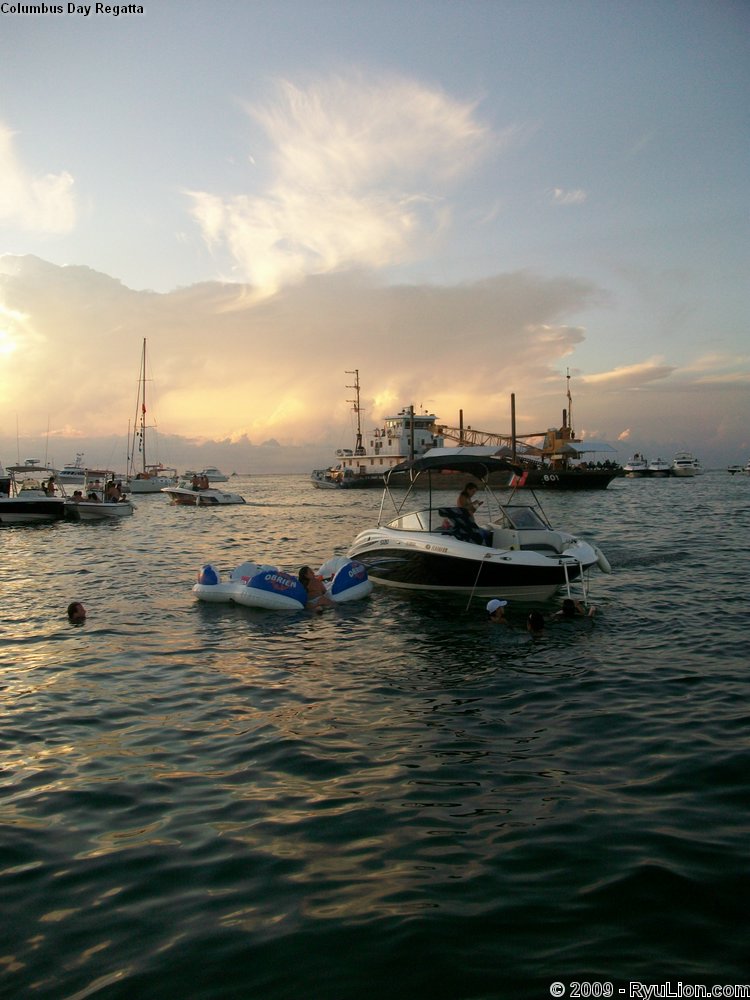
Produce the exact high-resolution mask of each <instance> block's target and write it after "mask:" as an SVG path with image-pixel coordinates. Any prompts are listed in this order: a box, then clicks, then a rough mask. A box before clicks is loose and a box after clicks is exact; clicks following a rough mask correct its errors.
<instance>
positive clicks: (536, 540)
mask: <svg viewBox="0 0 750 1000" xmlns="http://www.w3.org/2000/svg"><path fill="white" fill-rule="evenodd" d="M492 450H493V449H492V448H481V447H479V448H474V449H472V448H434V449H432V450H431V451H429V452H427V454H426V455H424V456H422V457H421V458H418V459H415V460H414V461H413V462H405V463H403V465H402V466H401V467H398V466H397V467H396V468H395V469H393V470H392V471H391V472H389V473H388V474H387V475H386V488H385V492H384V494H383V502H382V503H381V506H380V518H379V521H378V524H377V526H376V527H372V528H366V529H365V530H364V531H362V532H360V534H359V535H357V537H356V538H355V539H354V542H353V543H352V545H351V547H350V548H349V551H348V553H347V555H348V556H349V557H350V558H351V559H356V560H358V561H360V562H362V563H364V565H365V567H366V568H367V573H368V576H369V577H370V579H372V580H373V581H374V582H375V583H379V584H383V585H385V586H388V587H396V588H400V589H403V590H416V591H431V592H436V593H464V594H469V595H471V596H473V595H475V594H476V595H488V596H494V597H502V598H505V599H508V598H511V599H516V600H547V599H548V598H550V597H552V596H553V595H554V594H555V592H556V591H557V590H558V589H559V588H560V587H566V588H567V589H568V591H570V585H571V583H572V582H573V581H574V580H579V581H580V582H581V583H582V585H583V589H584V596H585V593H586V574H587V571H588V570H589V569H591V568H592V567H593V566H598V567H599V568H600V569H601V570H602V571H603V572H605V573H608V572H610V566H609V562H608V561H607V559H606V557H605V556H604V554H603V553H602V552H601V551H600V549H599V548H597V546H596V545H594V544H592V543H590V542H586V541H583V540H582V539H579V538H576V537H575V536H574V535H572V534H570V533H569V532H565V531H560V530H556V529H554V528H553V527H552V526H551V525H550V523H549V521H548V520H547V518H546V516H545V514H544V512H543V511H542V509H541V507H540V506H539V503H538V501H537V500H536V496H535V494H534V492H533V490H529V489H525V490H524V501H526V502H524V503H515V502H514V499H515V496H516V492H515V491H514V492H513V493H512V494H511V496H510V498H509V500H508V502H506V503H500V501H499V500H498V499H497V497H495V495H494V493H493V492H492V490H491V489H490V487H489V482H488V481H489V478H490V476H491V475H493V474H496V473H499V472H502V471H503V470H504V469H505V470H506V471H507V469H508V468H509V467H510V468H512V466H510V465H509V463H508V461H507V460H506V459H503V458H498V457H497V456H496V455H494V454H492ZM446 472H453V473H458V474H459V475H458V476H457V477H456V487H454V489H456V488H458V487H459V486H463V485H464V483H466V481H467V478H468V479H470V480H472V481H475V482H478V483H481V484H483V485H484V489H485V492H484V497H485V500H486V507H485V509H486V510H487V511H488V515H489V516H488V519H487V521H485V522H482V523H477V522H476V521H475V520H474V518H473V517H472V516H471V514H470V513H469V511H468V510H466V509H465V508H463V507H458V506H447V505H446V501H445V500H444V499H442V500H441V499H438V498H437V497H434V491H433V488H432V486H431V485H430V483H431V474H432V473H435V474H437V475H438V476H439V477H440V476H442V475H443V474H444V473H446ZM460 474H463V478H462V477H461V475H460ZM423 475H426V476H427V477H428V490H429V493H428V502H427V506H426V507H422V508H421V509H417V510H413V509H410V508H409V506H408V505H409V501H410V499H411V498H412V496H413V495H414V494H413V488H414V487H415V483H416V480H417V478H418V477H421V476H423ZM393 476H399V477H401V479H402V482H401V484H400V485H401V486H402V487H403V477H404V476H408V477H409V480H410V482H411V485H410V486H409V488H408V490H407V492H406V495H403V496H397V495H396V494H394V493H393V492H391V490H390V489H389V485H390V480H391V478H392V477H393ZM439 481H440V480H439ZM421 495H422V496H424V494H421ZM454 495H455V494H454ZM387 502H390V504H392V506H393V509H394V510H395V512H396V514H397V516H396V517H395V519H393V520H391V521H387V522H385V523H384V522H383V508H384V506H385V504H386V503H387ZM493 508H494V509H493ZM404 511H407V512H406V513H405V512H404Z"/></svg>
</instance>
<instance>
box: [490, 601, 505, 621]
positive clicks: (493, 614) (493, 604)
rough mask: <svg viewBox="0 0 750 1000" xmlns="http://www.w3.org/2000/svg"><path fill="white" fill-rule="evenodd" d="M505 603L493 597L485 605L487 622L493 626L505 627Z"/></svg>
mask: <svg viewBox="0 0 750 1000" xmlns="http://www.w3.org/2000/svg"><path fill="white" fill-rule="evenodd" d="M507 605H508V602H507V601H500V600H498V599H497V598H496V597H494V598H493V599H492V600H491V601H489V602H488V604H487V615H488V617H489V620H490V621H491V622H493V624H495V625H507V624H508V623H507V621H506V620H505V608H506V607H507Z"/></svg>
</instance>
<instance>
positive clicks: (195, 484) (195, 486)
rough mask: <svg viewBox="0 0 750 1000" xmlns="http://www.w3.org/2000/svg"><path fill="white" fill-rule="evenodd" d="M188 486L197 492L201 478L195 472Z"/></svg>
mask: <svg viewBox="0 0 750 1000" xmlns="http://www.w3.org/2000/svg"><path fill="white" fill-rule="evenodd" d="M190 485H191V486H192V487H193V489H194V490H199V489H200V488H201V477H200V476H199V475H198V473H197V472H196V473H195V474H194V475H193V478H192V479H191V480H190Z"/></svg>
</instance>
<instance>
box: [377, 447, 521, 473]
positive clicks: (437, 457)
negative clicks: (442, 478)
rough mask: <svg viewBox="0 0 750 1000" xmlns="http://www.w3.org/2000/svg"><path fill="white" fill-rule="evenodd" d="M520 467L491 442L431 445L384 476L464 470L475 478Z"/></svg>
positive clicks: (517, 470) (516, 469)
mask: <svg viewBox="0 0 750 1000" xmlns="http://www.w3.org/2000/svg"><path fill="white" fill-rule="evenodd" d="M521 471H522V470H521V469H520V467H518V466H516V465H514V464H513V463H512V462H509V461H508V459H507V458H502V457H500V456H499V455H498V454H497V448H495V447H493V446H492V445H480V446H474V447H472V448H430V450H429V451H427V452H425V453H424V455H422V456H421V457H420V458H415V459H413V460H412V461H409V462H400V463H399V464H398V465H394V466H393V468H392V469H389V471H388V472H387V473H386V475H385V479H387V480H388V479H390V477H391V476H393V475H397V474H404V473H408V474H409V475H410V476H411V478H412V479H415V478H416V477H417V476H418V475H420V474H421V473H423V472H463V473H465V474H466V475H468V476H474V477H475V478H476V479H486V478H487V477H488V476H489V475H490V473H492V472H521Z"/></svg>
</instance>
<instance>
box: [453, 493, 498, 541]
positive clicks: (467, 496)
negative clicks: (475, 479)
mask: <svg viewBox="0 0 750 1000" xmlns="http://www.w3.org/2000/svg"><path fill="white" fill-rule="evenodd" d="M477 489H478V486H477V484H476V483H467V484H466V486H464V488H463V489H462V490H461V492H460V493H459V494H458V498H457V499H456V506H457V507H458V508H459V510H463V511H465V512H466V517H467V518H468V520H469V521H470V522H471V524H472V525H474V527H475V528H476V529H477V531H478V532H479V533H480V535H481V539H480V538H479V536H477V538H476V539H473V538H472V541H475V540H476V541H478V542H480V544H481V543H484V544H485V545H490V544H491V541H492V535H491V533H490V532H489V531H487V530H486V529H485V528H480V527H479V525H478V524H477V522H476V518H475V517H474V514H475V513H476V512H477V511H478V510H479V508H480V507H481V505H482V504H483V503H484V501H483V500H475V499H474V496H475V494H476V492H477ZM472 530H473V529H472Z"/></svg>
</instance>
